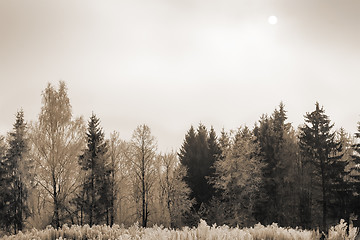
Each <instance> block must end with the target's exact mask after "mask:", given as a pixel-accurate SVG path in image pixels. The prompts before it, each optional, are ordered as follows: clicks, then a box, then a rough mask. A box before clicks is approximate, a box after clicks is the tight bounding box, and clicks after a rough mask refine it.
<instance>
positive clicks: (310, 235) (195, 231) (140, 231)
mask: <svg viewBox="0 0 360 240" xmlns="http://www.w3.org/2000/svg"><path fill="white" fill-rule="evenodd" d="M357 233H358V230H357V228H353V227H350V228H349V233H347V224H346V222H345V221H344V220H341V221H340V224H338V225H337V226H334V227H331V228H330V230H329V235H328V239H331V240H337V239H341V240H350V239H355V237H356V235H357ZM320 237H321V234H320V233H319V231H309V230H301V229H298V228H296V229H292V228H282V227H279V226H278V225H277V224H276V223H274V224H272V225H268V226H263V225H261V224H256V225H255V226H254V227H251V228H242V229H240V228H231V227H228V226H226V225H224V226H216V224H214V225H213V226H209V225H207V223H206V222H205V221H204V220H201V221H200V223H199V225H198V227H197V228H195V227H193V228H189V227H184V228H183V229H181V230H174V229H168V228H164V227H163V226H153V227H152V228H142V227H139V224H138V223H136V224H134V225H133V226H131V227H129V228H127V229H126V228H124V227H123V226H119V225H114V226H113V227H109V226H106V225H102V226H100V225H97V226H92V227H90V226H89V225H84V226H77V225H73V226H71V227H69V226H68V225H63V226H62V228H60V229H57V230H56V229H54V228H52V227H47V228H46V229H44V230H42V231H38V230H36V229H32V230H30V231H27V232H26V233H23V232H19V233H18V234H17V235H13V236H5V237H3V238H1V239H3V240H15V239H16V240H28V239H34V240H45V239H46V240H55V239H58V240H70V239H74V240H75V239H76V240H85V239H93V240H100V239H101V240H137V239H139V240H140V239H144V240H161V239H169V240H217V239H221V240H262V239H264V240H271V239H274V240H275V239H276V240H284V239H294V240H308V239H311V240H312V239H314V240H316V239H320Z"/></svg>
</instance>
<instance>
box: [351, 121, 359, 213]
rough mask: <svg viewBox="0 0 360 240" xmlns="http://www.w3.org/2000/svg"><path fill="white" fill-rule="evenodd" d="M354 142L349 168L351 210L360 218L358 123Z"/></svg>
mask: <svg viewBox="0 0 360 240" xmlns="http://www.w3.org/2000/svg"><path fill="white" fill-rule="evenodd" d="M355 139H356V140H357V142H355V143H354V144H353V145H352V149H353V151H354V152H353V154H352V155H351V157H352V166H351V168H350V177H351V180H350V181H351V189H352V192H353V194H352V195H351V209H352V211H353V213H354V214H355V215H358V216H360V142H359V139H360V122H358V127H357V132H356V133H355Z"/></svg>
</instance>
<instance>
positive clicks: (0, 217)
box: [0, 135, 11, 231]
mask: <svg viewBox="0 0 360 240" xmlns="http://www.w3.org/2000/svg"><path fill="white" fill-rule="evenodd" d="M6 149H7V147H6V142H5V138H4V137H3V136H1V135H0V192H1V194H0V227H1V229H3V230H4V231H9V229H10V225H11V221H10V219H9V218H8V213H9V203H10V200H11V192H10V181H9V180H10V179H9V177H8V167H7V164H6V158H5V155H6Z"/></svg>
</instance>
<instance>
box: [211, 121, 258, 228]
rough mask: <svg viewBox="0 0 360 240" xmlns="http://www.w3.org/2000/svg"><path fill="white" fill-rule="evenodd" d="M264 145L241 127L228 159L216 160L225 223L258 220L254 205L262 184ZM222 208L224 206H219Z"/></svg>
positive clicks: (242, 224) (249, 223)
mask: <svg viewBox="0 0 360 240" xmlns="http://www.w3.org/2000/svg"><path fill="white" fill-rule="evenodd" d="M259 151H260V147H259V144H258V143H257V142H256V141H255V137H254V136H253V134H252V133H251V131H250V130H249V129H248V128H247V127H244V128H239V129H238V131H237V132H236V135H235V137H234V139H233V142H232V144H231V146H230V147H229V148H228V150H227V151H226V152H225V153H224V156H225V158H224V159H220V160H218V161H217V162H216V163H215V169H216V173H215V174H216V177H215V187H216V188H217V189H219V190H220V192H221V196H220V199H221V201H220V202H219V204H221V209H223V210H224V213H223V215H224V216H223V218H224V219H223V222H218V224H224V223H225V224H228V225H230V226H236V225H240V226H249V225H252V224H253V223H255V218H254V214H253V213H254V208H255V203H256V200H257V198H258V194H259V189H260V186H261V184H262V173H261V169H262V162H261V159H260V157H259ZM216 207H220V206H216Z"/></svg>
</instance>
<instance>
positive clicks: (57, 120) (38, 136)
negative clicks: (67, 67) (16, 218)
mask: <svg viewBox="0 0 360 240" xmlns="http://www.w3.org/2000/svg"><path fill="white" fill-rule="evenodd" d="M42 103H43V106H42V108H41V112H40V114H39V118H38V121H37V122H35V123H33V124H32V126H31V131H30V143H31V158H32V159H33V160H34V164H35V166H34V167H35V171H36V175H35V176H34V177H35V182H36V184H37V186H38V188H39V191H40V192H41V194H40V195H41V197H42V198H43V199H44V201H45V202H50V203H51V204H50V206H49V207H48V208H50V209H51V210H50V211H51V212H49V214H50V216H51V223H52V225H53V226H54V227H56V228H59V227H60V226H61V225H62V224H63V223H64V221H66V219H67V218H69V215H71V212H70V206H69V205H70V200H71V199H72V198H73V197H74V194H75V192H76V191H77V189H78V187H79V182H80V181H79V179H78V178H79V177H80V175H79V174H78V173H79V171H80V169H79V166H78V156H79V155H80V153H81V149H82V148H83V145H84V143H85V142H84V132H85V131H84V121H83V120H82V118H76V119H74V118H73V117H72V110H71V105H70V100H69V97H68V94H67V88H66V84H65V82H63V81H60V83H59V88H58V89H55V88H54V86H52V85H51V84H50V83H49V84H48V86H47V87H46V89H45V90H44V91H43V93H42ZM34 194H35V192H34ZM36 202H37V203H39V202H42V200H37V201H36ZM44 211H45V209H43V211H39V212H44ZM34 215H35V212H34V213H33V217H34ZM41 218H44V216H42V217H41Z"/></svg>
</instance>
